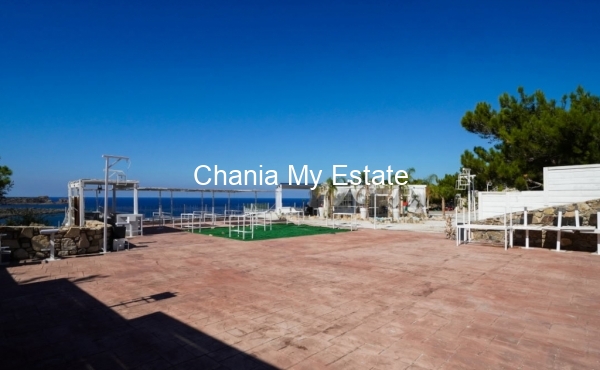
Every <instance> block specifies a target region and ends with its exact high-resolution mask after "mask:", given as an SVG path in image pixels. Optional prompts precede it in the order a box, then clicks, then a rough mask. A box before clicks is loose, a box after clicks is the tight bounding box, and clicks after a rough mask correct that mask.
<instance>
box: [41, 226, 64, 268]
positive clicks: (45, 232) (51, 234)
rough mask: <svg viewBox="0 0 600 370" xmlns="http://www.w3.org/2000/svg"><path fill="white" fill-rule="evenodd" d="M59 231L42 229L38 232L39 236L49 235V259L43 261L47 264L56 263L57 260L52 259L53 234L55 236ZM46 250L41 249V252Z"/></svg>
mask: <svg viewBox="0 0 600 370" xmlns="http://www.w3.org/2000/svg"><path fill="white" fill-rule="evenodd" d="M59 231H60V230H59V229H42V230H40V234H42V235H50V248H49V250H50V257H48V258H46V259H45V260H44V261H46V262H49V261H56V260H58V259H59V258H55V257H54V234H56V233H57V232H59ZM46 250H47V249H43V251H46Z"/></svg>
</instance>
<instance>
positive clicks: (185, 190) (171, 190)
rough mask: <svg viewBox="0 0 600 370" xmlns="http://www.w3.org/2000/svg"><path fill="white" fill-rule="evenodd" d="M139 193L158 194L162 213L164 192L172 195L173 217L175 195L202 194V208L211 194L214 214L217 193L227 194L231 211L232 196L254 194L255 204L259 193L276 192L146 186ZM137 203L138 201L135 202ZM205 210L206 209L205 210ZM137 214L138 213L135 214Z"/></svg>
mask: <svg viewBox="0 0 600 370" xmlns="http://www.w3.org/2000/svg"><path fill="white" fill-rule="evenodd" d="M137 190H138V191H152V192H158V212H160V213H162V212H163V210H162V192H163V191H164V192H169V193H171V215H172V216H174V215H173V193H201V199H202V204H201V207H202V208H203V207H204V193H211V198H212V205H211V207H212V212H213V213H214V211H215V193H227V198H228V199H227V208H228V209H231V194H232V193H234V194H239V193H246V194H248V193H254V203H255V204H256V203H257V202H258V193H273V192H275V191H274V190H257V189H240V190H232V189H193V188H192V189H188V188H169V187H155V186H144V187H140V188H138V189H137ZM135 202H137V199H136V200H135ZM203 210H204V209H203ZM134 213H137V212H134Z"/></svg>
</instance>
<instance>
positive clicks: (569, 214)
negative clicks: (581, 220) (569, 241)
mask: <svg viewBox="0 0 600 370" xmlns="http://www.w3.org/2000/svg"><path fill="white" fill-rule="evenodd" d="M563 217H575V211H568V212H565V213H564V214H563Z"/></svg>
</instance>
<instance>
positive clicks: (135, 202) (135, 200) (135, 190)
mask: <svg viewBox="0 0 600 370" xmlns="http://www.w3.org/2000/svg"><path fill="white" fill-rule="evenodd" d="M138 212H139V207H138V186H137V184H135V185H134V186H133V213H134V214H136V215H137V214H138Z"/></svg>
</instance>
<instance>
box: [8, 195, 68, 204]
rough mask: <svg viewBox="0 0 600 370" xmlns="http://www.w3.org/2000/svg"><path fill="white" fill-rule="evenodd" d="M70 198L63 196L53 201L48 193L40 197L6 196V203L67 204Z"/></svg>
mask: <svg viewBox="0 0 600 370" xmlns="http://www.w3.org/2000/svg"><path fill="white" fill-rule="evenodd" d="M67 203H69V200H68V199H67V198H61V199H59V200H57V201H53V200H52V199H50V197H49V196H47V195H41V196H38V197H6V198H4V204H67Z"/></svg>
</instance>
